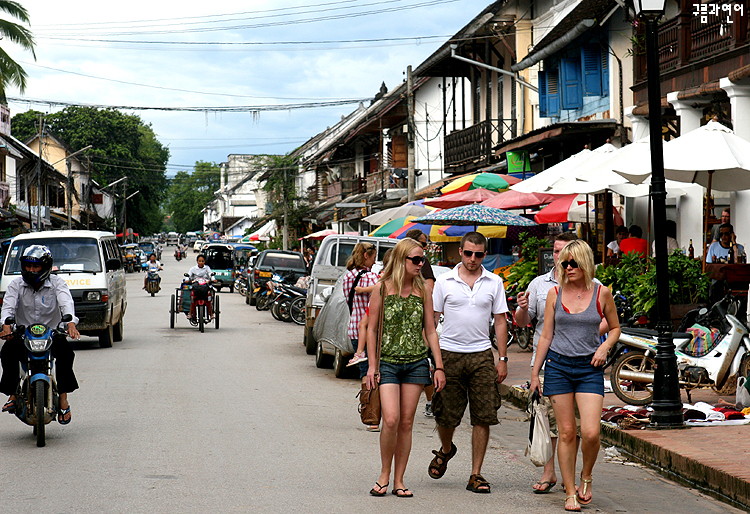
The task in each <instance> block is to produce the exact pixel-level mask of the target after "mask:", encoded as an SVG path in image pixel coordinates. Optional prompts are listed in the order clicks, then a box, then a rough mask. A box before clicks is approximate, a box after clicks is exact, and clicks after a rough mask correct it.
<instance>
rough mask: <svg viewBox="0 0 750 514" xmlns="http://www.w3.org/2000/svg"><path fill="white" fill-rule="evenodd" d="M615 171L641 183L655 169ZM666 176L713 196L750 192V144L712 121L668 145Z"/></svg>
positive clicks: (706, 227) (708, 205) (705, 224)
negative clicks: (704, 188)
mask: <svg viewBox="0 0 750 514" xmlns="http://www.w3.org/2000/svg"><path fill="white" fill-rule="evenodd" d="M615 171H616V172H617V173H619V174H620V175H622V176H623V177H625V178H627V179H628V180H629V181H631V182H634V183H637V182H639V181H643V180H645V178H646V176H647V175H650V172H651V166H650V164H649V166H648V167H647V168H641V169H635V170H634V169H632V166H622V167H618V168H616V169H615ZM664 176H665V177H666V178H668V179H670V180H675V181H678V182H689V183H694V184H700V185H702V186H705V187H706V190H707V193H706V194H707V196H709V197H710V195H711V191H712V189H716V190H719V191H737V190H742V189H750V141H747V140H746V139H744V138H742V137H740V136H738V135H736V134H735V133H734V132H733V131H732V130H731V129H729V128H727V127H725V126H724V125H722V124H721V123H719V122H717V121H709V122H708V123H707V124H706V125H704V126H702V127H700V128H697V129H695V130H691V131H690V132H687V133H686V134H683V135H681V136H680V137H678V138H676V139H673V140H672V141H669V142H667V143H665V144H664ZM710 207H711V206H710V203H709V202H706V212H705V215H704V221H703V235H704V237H705V235H706V233H707V232H708V218H709V217H710V211H709V209H710Z"/></svg>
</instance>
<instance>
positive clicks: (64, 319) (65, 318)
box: [60, 314, 73, 323]
mask: <svg viewBox="0 0 750 514" xmlns="http://www.w3.org/2000/svg"><path fill="white" fill-rule="evenodd" d="M60 321H62V322H63V323H70V322H71V321H73V316H72V315H70V314H65V315H64V316H63V317H62V319H61V320H60Z"/></svg>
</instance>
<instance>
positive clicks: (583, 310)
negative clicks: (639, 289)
mask: <svg viewBox="0 0 750 514" xmlns="http://www.w3.org/2000/svg"><path fill="white" fill-rule="evenodd" d="M556 274H557V276H558V277H559V278H558V280H559V281H560V287H559V288H557V287H556V288H553V289H552V290H551V291H550V292H549V294H548V295H547V304H546V307H545V311H544V318H545V320H546V321H545V323H544V330H543V332H542V336H541V338H540V339H539V345H538V347H537V354H536V360H535V361H534V367H533V369H532V372H531V387H530V392H534V391H539V392H540V393H541V392H542V387H541V385H540V383H539V370H540V369H541V368H542V365H543V364H544V367H545V368H544V391H543V393H544V395H545V396H549V397H550V401H551V402H552V408H553V409H554V411H555V416H556V417H557V427H558V432H559V434H558V441H557V456H558V462H559V463H560V472H561V474H562V478H563V484H564V487H565V495H566V497H565V510H566V511H574V512H577V511H580V510H581V505H587V504H589V503H591V500H592V494H591V491H592V487H591V485H592V472H593V469H594V463H595V462H596V457H597V454H598V453H599V439H600V436H599V430H600V423H599V422H600V419H601V412H602V403H603V400H604V370H603V366H604V363H605V362H606V360H607V353H608V352H609V350H610V348H612V346H614V344H615V343H616V342H617V340H618V339H619V337H620V322H619V320H618V317H617V309H616V308H615V302H614V300H613V298H612V293H611V291H610V290H609V289H607V288H606V287H602V286H600V285H596V284H594V282H593V279H594V255H593V253H592V251H591V248H590V247H589V245H588V244H587V243H586V242H585V241H582V240H577V241H571V242H570V243H568V244H567V245H565V247H564V248H563V249H562V251H561V252H560V258H559V261H558V264H557V269H556ZM602 318H606V320H607V324H608V326H609V332H608V334H607V339H606V341H604V342H603V343H600V339H599V326H600V323H601V320H602ZM576 406H577V407H578V412H579V413H580V418H581V451H582V454H583V468H582V470H581V486H580V488H577V487H576V483H575V469H576V453H577V444H576V418H575V408H576Z"/></svg>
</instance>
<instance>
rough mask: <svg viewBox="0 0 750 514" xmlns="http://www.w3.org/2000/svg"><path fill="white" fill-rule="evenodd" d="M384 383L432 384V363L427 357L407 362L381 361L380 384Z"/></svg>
mask: <svg viewBox="0 0 750 514" xmlns="http://www.w3.org/2000/svg"><path fill="white" fill-rule="evenodd" d="M383 384H421V385H429V384H432V379H431V378H430V363H429V361H428V360H427V358H424V359H420V360H418V361H415V362H408V363H406V364H393V363H391V362H383V361H380V385H383Z"/></svg>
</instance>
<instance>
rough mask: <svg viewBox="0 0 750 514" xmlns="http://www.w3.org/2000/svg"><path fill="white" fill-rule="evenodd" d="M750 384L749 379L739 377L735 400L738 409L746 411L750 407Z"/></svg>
mask: <svg viewBox="0 0 750 514" xmlns="http://www.w3.org/2000/svg"><path fill="white" fill-rule="evenodd" d="M749 385H750V383H749V382H748V381H747V377H739V378H738V379H737V396H736V398H735V399H734V401H735V404H736V408H738V409H746V408H748V407H750V390H749V389H748V386H749Z"/></svg>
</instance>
